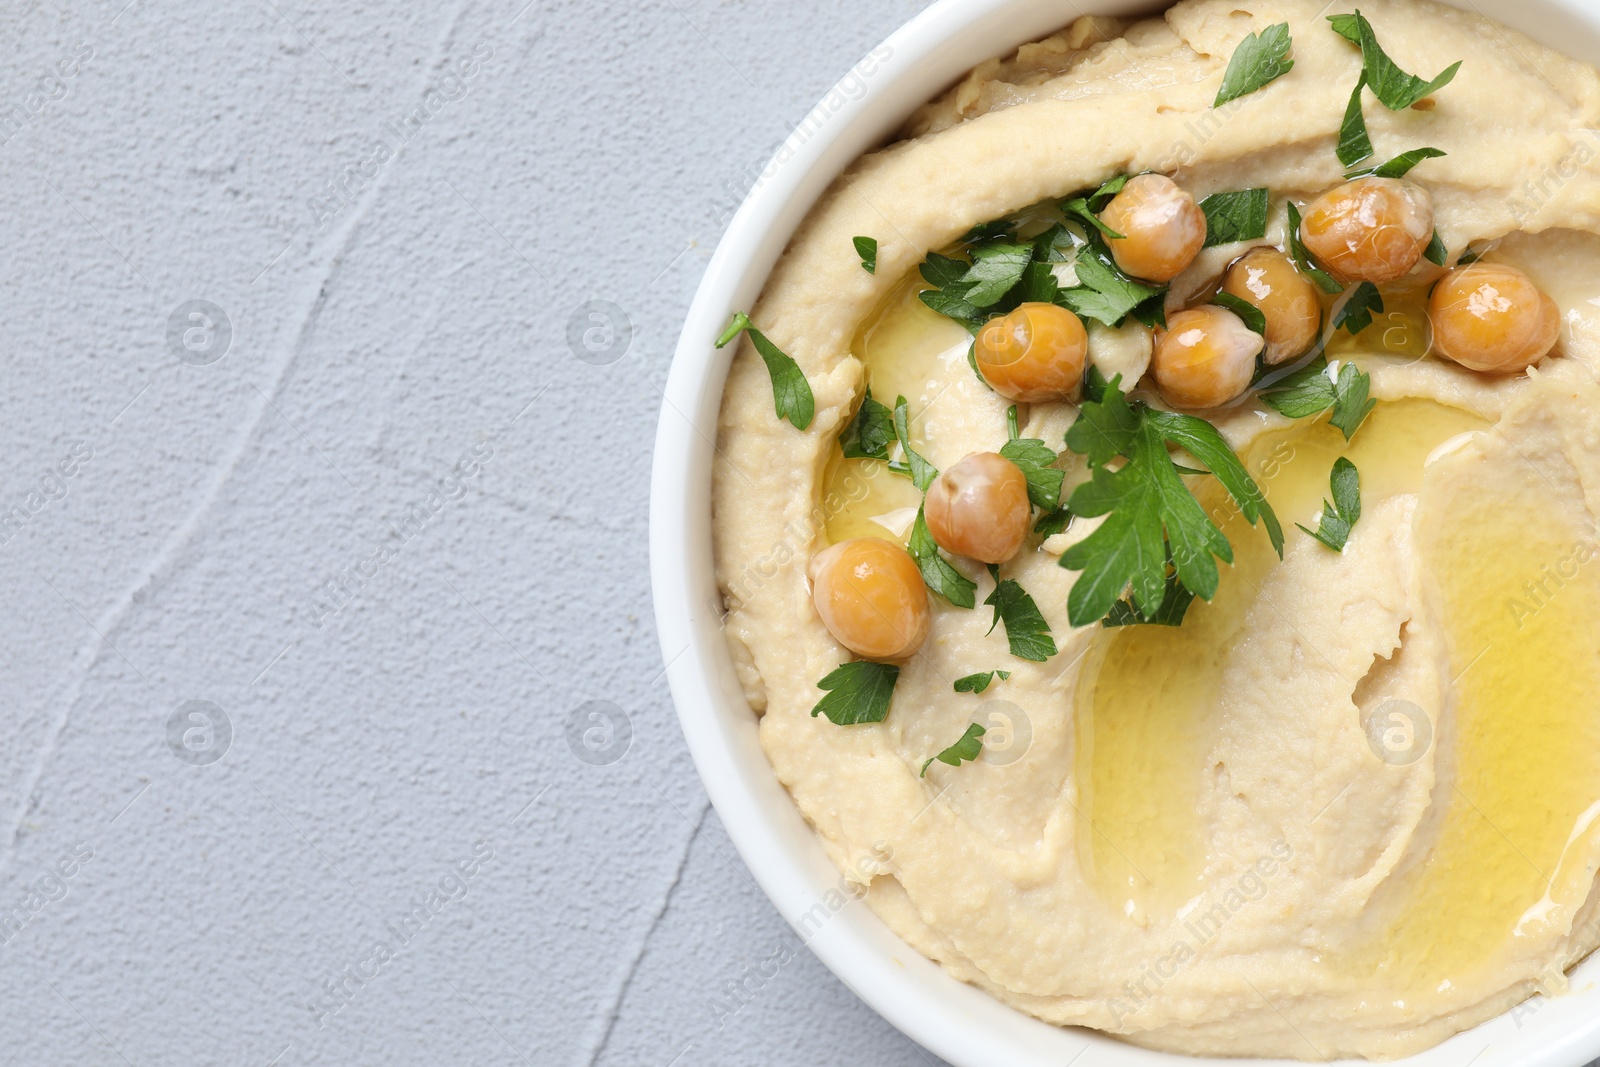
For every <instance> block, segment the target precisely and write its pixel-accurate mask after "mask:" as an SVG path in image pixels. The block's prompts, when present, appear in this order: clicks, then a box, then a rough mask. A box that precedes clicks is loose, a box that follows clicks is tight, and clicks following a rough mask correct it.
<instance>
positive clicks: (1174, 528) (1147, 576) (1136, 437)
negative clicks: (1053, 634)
mask: <svg viewBox="0 0 1600 1067" xmlns="http://www.w3.org/2000/svg"><path fill="white" fill-rule="evenodd" d="M1118 381H1120V379H1114V380H1113V381H1111V382H1110V383H1107V384H1106V385H1105V387H1104V388H1103V389H1098V393H1099V397H1100V398H1099V399H1098V400H1092V399H1091V400H1089V401H1087V402H1086V403H1084V404H1083V406H1082V408H1081V409H1080V413H1079V417H1078V421H1077V422H1076V423H1074V424H1073V426H1072V429H1070V430H1069V431H1068V432H1067V446H1068V447H1069V448H1071V449H1072V450H1073V451H1075V452H1079V453H1081V454H1083V455H1086V456H1088V457H1089V462H1090V464H1091V466H1093V467H1094V473H1093V476H1092V478H1091V480H1090V481H1088V482H1086V483H1084V484H1082V485H1080V486H1078V487H1077V488H1076V489H1075V490H1073V493H1072V498H1071V500H1070V501H1069V502H1068V507H1070V508H1071V510H1072V513H1073V514H1075V515H1083V516H1086V517H1094V516H1098V515H1104V516H1106V519H1105V521H1104V522H1102V523H1101V524H1100V525H1099V526H1098V527H1097V528H1096V529H1095V530H1094V532H1093V533H1091V534H1090V535H1089V536H1088V537H1086V538H1084V539H1083V540H1082V541H1079V542H1078V543H1077V544H1075V545H1073V546H1071V547H1070V548H1068V549H1067V551H1066V552H1065V553H1063V554H1062V556H1061V559H1060V560H1059V563H1060V565H1061V566H1063V567H1065V568H1067V569H1069V570H1076V571H1082V572H1083V573H1082V574H1081V575H1080V576H1079V578H1078V580H1077V581H1076V582H1075V583H1074V584H1073V587H1072V592H1071V594H1070V595H1069V596H1068V599H1067V616H1068V618H1069V620H1070V621H1071V622H1072V624H1073V625H1074V626H1084V625H1087V624H1089V623H1091V622H1095V621H1097V620H1099V619H1102V618H1104V617H1105V615H1106V614H1107V613H1108V612H1110V610H1111V609H1112V607H1113V606H1114V605H1115V603H1116V602H1117V600H1118V599H1120V598H1121V597H1122V595H1123V592H1124V590H1126V589H1128V588H1129V587H1130V586H1131V587H1132V593H1133V596H1134V597H1135V598H1137V600H1138V601H1139V602H1140V603H1143V604H1157V603H1160V602H1161V601H1162V600H1163V599H1165V594H1166V584H1167V573H1166V572H1167V560H1168V558H1169V554H1170V558H1171V559H1172V561H1173V563H1174V566H1175V567H1176V569H1177V575H1178V579H1179V580H1180V581H1181V582H1182V583H1183V585H1184V587H1185V588H1187V589H1189V590H1190V591H1192V592H1194V593H1196V594H1197V595H1199V596H1202V597H1204V598H1206V599H1208V600H1209V599H1210V598H1211V597H1212V596H1213V595H1214V594H1215V593H1216V590H1217V582H1218V573H1217V566H1216V562H1215V560H1216V559H1221V560H1223V561H1224V562H1227V563H1231V562H1233V548H1232V546H1230V545H1229V544H1228V539H1227V538H1226V537H1224V536H1223V534H1222V531H1221V530H1219V529H1218V528H1217V527H1216V525H1215V524H1214V523H1213V522H1212V521H1211V519H1210V517H1209V516H1208V515H1207V514H1206V512H1205V509H1204V508H1202V507H1201V506H1200V503H1199V501H1197V500H1196V499H1195V498H1194V495H1193V494H1192V493H1191V492H1190V491H1189V489H1188V487H1187V486H1186V485H1185V484H1184V482H1183V478H1182V476H1181V474H1180V471H1179V468H1178V466H1177V464H1176V463H1175V462H1174V460H1173V458H1172V455H1171V453H1169V452H1168V450H1167V445H1168V443H1169V442H1170V443H1171V444H1175V445H1178V446H1179V447H1181V448H1183V449H1185V450H1187V451H1188V452H1189V453H1190V454H1192V455H1193V456H1195V458H1197V459H1199V460H1200V462H1202V463H1204V464H1205V465H1206V466H1207V467H1209V468H1210V470H1211V473H1213V474H1214V475H1215V476H1216V477H1217V479H1218V480H1219V481H1221V482H1222V483H1223V486H1224V487H1225V488H1227V490H1228V492H1229V493H1230V494H1231V495H1232V496H1233V497H1234V499H1235V500H1236V501H1237V502H1238V504H1239V510H1240V512H1241V514H1243V515H1245V516H1246V517H1247V518H1248V519H1249V521H1251V522H1252V523H1254V522H1255V521H1256V520H1257V519H1260V520H1262V524H1263V526H1264V527H1265V528H1266V530H1267V533H1268V536H1269V537H1270V538H1271V539H1272V543H1273V547H1274V548H1275V549H1277V550H1278V551H1279V552H1280V553H1281V552H1282V545H1283V531H1282V529H1281V528H1280V527H1279V526H1278V520H1277V516H1276V515H1275V514H1273V512H1272V508H1271V507H1270V505H1268V504H1267V502H1266V498H1265V496H1263V494H1262V493H1261V489H1260V487H1259V486H1257V485H1256V484H1255V482H1254V481H1253V480H1252V479H1251V478H1250V476H1249V474H1248V473H1247V472H1246V471H1245V469H1244V465H1243V464H1242V463H1240V462H1239V458H1238V457H1237V456H1235V455H1234V454H1233V452H1232V450H1231V449H1229V448H1228V446H1227V443H1226V442H1225V441H1223V439H1222V435H1221V434H1220V433H1218V432H1217V429H1216V427H1214V426H1212V425H1211V424H1210V423H1208V422H1206V421H1204V420H1203V419H1199V418H1195V417H1194V416H1192V415H1179V414H1176V413H1173V412H1163V411H1154V410H1152V409H1150V408H1148V407H1147V406H1145V405H1144V404H1142V403H1140V404H1137V405H1129V404H1128V402H1127V399H1126V397H1125V396H1124V394H1123V393H1122V391H1121V389H1119V388H1118ZM1096 385H1097V383H1091V387H1092V389H1093V388H1094V387H1095V386H1096ZM1117 455H1121V456H1123V457H1124V458H1125V459H1126V460H1127V462H1126V463H1125V464H1123V465H1122V466H1121V467H1120V468H1118V469H1116V470H1111V469H1110V468H1109V467H1107V466H1105V464H1106V463H1108V462H1109V461H1110V460H1111V459H1112V458H1113V457H1114V456H1117Z"/></svg>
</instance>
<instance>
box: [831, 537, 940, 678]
mask: <svg viewBox="0 0 1600 1067" xmlns="http://www.w3.org/2000/svg"><path fill="white" fill-rule="evenodd" d="M810 570H811V583H812V591H811V599H812V601H813V602H814V603H815V604H816V606H817V614H818V615H820V616H822V624H823V625H824V626H826V627H827V628H828V632H829V633H831V634H832V635H833V636H834V640H836V641H838V642H839V643H840V644H841V645H843V646H844V647H845V648H848V649H849V650H850V651H851V652H854V653H855V654H856V655H858V656H862V657H864V658H866V659H875V660H903V659H908V658H910V657H911V655H912V654H913V653H914V652H916V651H917V649H918V648H920V647H922V642H923V641H924V640H926V639H927V637H928V628H929V626H930V625H931V621H930V619H929V615H928V590H927V588H926V587H925V586H924V585H923V584H922V572H921V571H919V570H917V563H916V561H915V560H913V559H912V558H911V554H910V553H909V552H907V551H906V550H905V549H903V548H901V547H900V546H899V545H897V544H894V543H893V542H890V541H884V540H882V539H881V538H877V537H857V538H854V539H853V540H849V541H840V542H839V543H838V544H836V545H831V546H829V547H828V548H825V549H823V550H822V551H821V552H818V553H817V554H816V555H815V556H813V557H811V568H810Z"/></svg>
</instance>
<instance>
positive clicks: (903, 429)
mask: <svg viewBox="0 0 1600 1067" xmlns="http://www.w3.org/2000/svg"><path fill="white" fill-rule="evenodd" d="M892 421H893V424H894V436H895V439H896V440H897V441H899V442H900V451H902V452H904V453H905V456H906V458H905V461H904V462H903V463H897V462H893V461H891V462H890V464H889V469H890V470H892V471H894V472H895V473H896V474H909V475H910V476H911V480H912V481H913V482H914V483H916V486H917V488H918V489H921V490H922V491H923V492H924V493H926V492H927V491H928V486H930V485H932V484H933V480H934V479H935V478H937V477H938V476H939V469H938V468H937V467H935V466H934V465H933V464H932V463H929V462H928V461H927V460H925V459H923V458H922V456H921V454H920V453H918V452H917V451H916V449H914V448H912V447H911V430H910V428H909V418H908V415H907V408H906V398H905V397H903V396H898V397H895V401H894V416H893V419H892Z"/></svg>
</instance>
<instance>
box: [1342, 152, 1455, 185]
mask: <svg viewBox="0 0 1600 1067" xmlns="http://www.w3.org/2000/svg"><path fill="white" fill-rule="evenodd" d="M1444 154H1445V153H1443V152H1441V151H1440V150H1439V149H1437V148H1413V149H1412V150H1411V151H1409V152H1401V153H1400V154H1399V155H1398V156H1395V157H1394V158H1393V159H1391V160H1389V162H1387V163H1380V164H1378V165H1377V166H1376V167H1366V168H1363V169H1361V170H1353V171H1350V172H1349V173H1348V174H1346V175H1345V176H1344V177H1345V180H1346V181H1350V180H1351V179H1354V178H1364V177H1366V176H1368V175H1371V176H1373V177H1375V178H1404V177H1405V176H1406V175H1407V174H1409V173H1410V172H1411V168H1412V167H1415V166H1416V165H1417V164H1418V163H1421V162H1422V161H1423V160H1424V159H1438V158H1439V157H1440V156H1442V155H1444Z"/></svg>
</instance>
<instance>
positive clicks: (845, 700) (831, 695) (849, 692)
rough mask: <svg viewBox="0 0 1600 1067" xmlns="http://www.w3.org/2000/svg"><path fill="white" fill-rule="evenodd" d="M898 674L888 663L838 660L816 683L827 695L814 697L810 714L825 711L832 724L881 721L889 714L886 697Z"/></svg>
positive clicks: (814, 714) (894, 667) (813, 714)
mask: <svg viewBox="0 0 1600 1067" xmlns="http://www.w3.org/2000/svg"><path fill="white" fill-rule="evenodd" d="M899 677H900V668H899V667H896V666H895V665H894V664H892V663H873V662H872V661H871V660H855V661H853V662H850V663H842V664H840V665H839V666H838V667H836V668H835V669H834V670H833V671H831V672H829V674H828V676H827V677H826V678H823V679H822V681H820V682H818V683H817V688H818V689H821V690H824V691H825V692H827V694H828V695H827V696H825V697H823V698H822V699H821V700H819V701H817V706H816V707H814V708H812V709H811V715H812V717H813V718H815V717H816V716H818V715H826V716H827V717H828V721H829V722H831V723H833V724H834V725H835V726H856V725H859V724H860V723H864V722H882V721H883V720H884V719H885V718H887V717H888V715H889V700H890V698H891V697H893V696H894V683H895V680H896V679H897V678H899Z"/></svg>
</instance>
